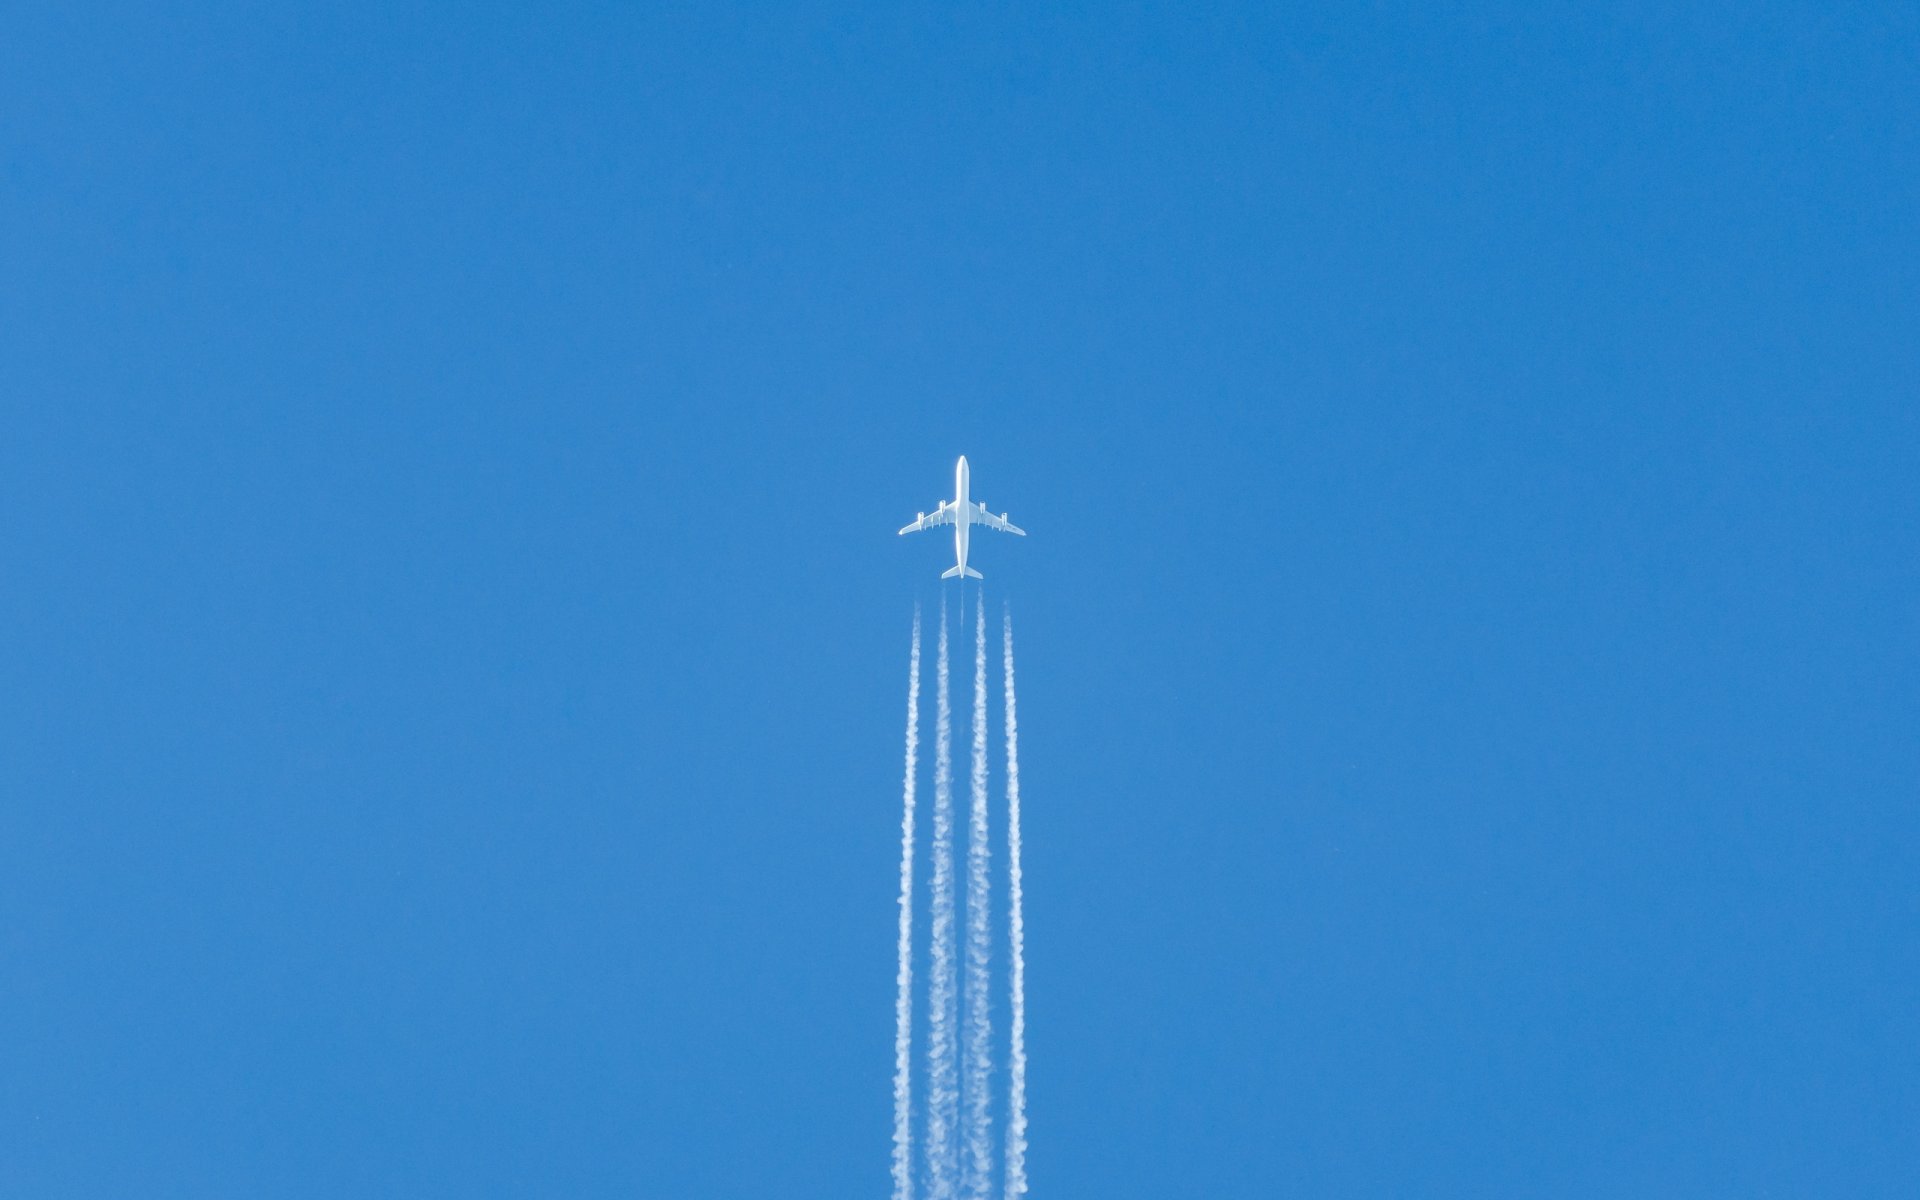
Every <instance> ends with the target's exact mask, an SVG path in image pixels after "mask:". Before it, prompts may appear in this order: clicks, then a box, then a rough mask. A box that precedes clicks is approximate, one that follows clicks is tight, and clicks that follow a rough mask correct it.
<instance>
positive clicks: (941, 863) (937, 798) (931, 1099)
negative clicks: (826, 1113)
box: [927, 596, 960, 1200]
mask: <svg viewBox="0 0 1920 1200" xmlns="http://www.w3.org/2000/svg"><path fill="white" fill-rule="evenodd" d="M938 661H939V667H938V682H937V688H938V692H939V695H938V697H937V703H936V705H935V713H936V720H935V726H934V748H933V904H932V925H933V936H932V940H933V950H932V957H933V964H932V978H931V979H930V980H929V981H928V984H927V1193H928V1196H929V1200H952V1197H953V1188H954V1176H955V1167H956V1165H957V1164H956V1162H955V1158H956V1150H957V1147H956V1146H955V1143H954V1132H955V1131H954V1126H955V1125H956V1124H957V1123H958V1119H959V1103H960V1101H959V1089H958V1087H957V1086H956V1083H955V1079H954V1049H955V1047H954V1036H953V1035H954V1028H953V1027H954V1023H955V1019H956V1018H957V1016H958V1013H957V1011H956V1009H957V1004H956V1002H955V997H954V990H955V989H954V961H953V746H952V740H953V714H952V705H951V703H950V701H949V699H948V695H947V601H946V598H945V597H944V596H942V597H941V599H940V649H939V660H938Z"/></svg>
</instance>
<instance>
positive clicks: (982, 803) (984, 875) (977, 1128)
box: [962, 602, 993, 1200]
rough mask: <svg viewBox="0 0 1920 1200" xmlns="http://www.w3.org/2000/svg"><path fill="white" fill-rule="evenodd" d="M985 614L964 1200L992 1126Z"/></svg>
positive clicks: (972, 872) (971, 844) (980, 638)
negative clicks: (988, 964)
mask: <svg viewBox="0 0 1920 1200" xmlns="http://www.w3.org/2000/svg"><path fill="white" fill-rule="evenodd" d="M991 854H992V847H991V846H989V845H988V843H987V612H986V605H984V604H980V603H977V602H976V604H975V606H974V624H973V808H972V812H971V813H970V815H969V819H968V822H967V980H966V992H967V997H966V999H967V1020H966V1043H967V1046H966V1059H967V1073H966V1086H965V1096H966V1109H967V1146H966V1149H967V1161H966V1170H965V1173H964V1175H963V1179H964V1185H963V1187H962V1190H963V1191H964V1192H965V1193H966V1195H967V1197H968V1198H969V1200H986V1198H987V1189H988V1188H990V1187H991V1186H992V1185H993V1164H992V1161H991V1155H992V1136H993V1135H992V1126H991V1124H990V1122H989V1120H988V1111H987V1110H988V1095H987V1088H988V1083H989V1077H990V1076H991V1074H992V1071H993V1051H992V1043H991V1032H992V1030H991V1028H990V1023H989V1020H988V1015H987V999H988V998H987V959H988V954H989V952H990V951H991V949H992V946H993V934H992V932H991V931H990V930H989V929H988V926H987V909H988V905H989V903H990V897H989V894H988V883H989V875H988V865H989V861H990V856H991Z"/></svg>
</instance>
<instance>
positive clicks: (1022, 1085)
mask: <svg viewBox="0 0 1920 1200" xmlns="http://www.w3.org/2000/svg"><path fill="white" fill-rule="evenodd" d="M1000 619H1001V624H1000V644H1001V646H1002V648H1003V650H1004V654H1005V657H1004V659H1003V661H1002V672H1003V674H1004V676H1005V678H1006V684H1007V688H1006V717H1007V881H1008V887H1007V891H1008V898H1007V933H1008V939H1009V941H1010V942H1011V943H1012V948H1011V950H1010V951H1009V955H1008V957H1009V961H1010V964H1011V965H1010V966H1009V968H1008V982H1009V984H1010V987H1011V991H1012V994H1013V999H1012V1006H1011V1015H1010V1020H1009V1024H1010V1026H1011V1034H1010V1036H1009V1045H1008V1049H1007V1178H1006V1200H1018V1198H1019V1197H1021V1196H1024V1195H1026V1192H1027V927H1026V919H1025V916H1024V915H1023V914H1022V912H1021V907H1020V900H1021V897H1020V722H1019V720H1018V719H1017V718H1016V717H1015V713H1014V703H1013V613H1012V611H1011V610H1010V609H1005V608H1003V609H1002V610H1001V614H1000Z"/></svg>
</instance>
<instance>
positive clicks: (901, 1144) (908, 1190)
mask: <svg viewBox="0 0 1920 1200" xmlns="http://www.w3.org/2000/svg"><path fill="white" fill-rule="evenodd" d="M919 772H920V609H919V607H918V606H917V605H916V606H915V607H914V610H913V654H912V656H911V657H910V658H909V659H908V665H907V769H906V781H905V782H904V783H902V784H901V790H900V795H901V800H900V965H899V967H898V969H897V970H896V971H895V974H894V986H895V989H896V990H895V992H894V997H893V1200H913V1061H912V1060H913V804H914V795H913V791H914V785H915V783H916V780H917V777H918V775H919Z"/></svg>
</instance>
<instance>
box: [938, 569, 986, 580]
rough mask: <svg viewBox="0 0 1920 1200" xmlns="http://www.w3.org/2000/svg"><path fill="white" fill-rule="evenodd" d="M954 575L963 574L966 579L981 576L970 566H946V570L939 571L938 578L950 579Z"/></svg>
mask: <svg viewBox="0 0 1920 1200" xmlns="http://www.w3.org/2000/svg"><path fill="white" fill-rule="evenodd" d="M956 575H965V576H966V577H967V578H968V579H979V578H981V574H980V572H978V571H976V570H974V569H973V568H972V567H948V568H947V569H946V570H944V571H942V572H940V578H942V579H952V578H953V577H954V576H956Z"/></svg>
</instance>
